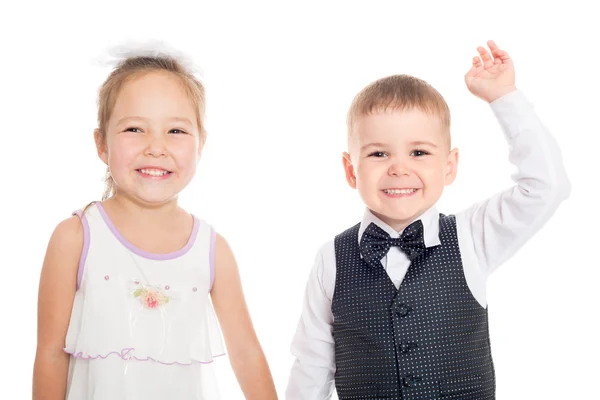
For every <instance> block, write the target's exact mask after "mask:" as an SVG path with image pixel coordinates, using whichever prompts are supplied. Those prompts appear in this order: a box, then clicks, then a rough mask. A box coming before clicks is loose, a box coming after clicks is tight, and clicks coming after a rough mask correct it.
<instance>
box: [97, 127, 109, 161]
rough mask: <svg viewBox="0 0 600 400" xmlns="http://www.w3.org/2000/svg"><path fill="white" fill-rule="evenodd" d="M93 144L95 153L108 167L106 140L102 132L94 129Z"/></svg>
mask: <svg viewBox="0 0 600 400" xmlns="http://www.w3.org/2000/svg"><path fill="white" fill-rule="evenodd" d="M94 142H96V152H97V153H98V157H100V159H101V160H102V162H103V163H104V164H106V165H108V151H107V149H106V140H105V137H104V135H103V134H102V132H100V130H99V129H97V128H96V129H94Z"/></svg>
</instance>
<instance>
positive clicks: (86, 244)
mask: <svg viewBox="0 0 600 400" xmlns="http://www.w3.org/2000/svg"><path fill="white" fill-rule="evenodd" d="M73 215H77V216H78V217H79V218H80V219H81V225H82V226H83V248H82V249H81V256H79V267H78V268H77V286H76V289H77V290H79V286H80V285H81V279H82V277H83V268H84V267H85V260H87V255H88V251H89V249H90V224H89V223H88V220H87V218H86V216H85V214H84V213H83V210H77V211H75V212H74V213H73Z"/></svg>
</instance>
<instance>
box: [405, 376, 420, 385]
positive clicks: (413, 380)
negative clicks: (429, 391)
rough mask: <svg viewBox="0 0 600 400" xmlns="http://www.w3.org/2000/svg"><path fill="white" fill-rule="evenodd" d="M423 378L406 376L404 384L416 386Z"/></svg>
mask: <svg viewBox="0 0 600 400" xmlns="http://www.w3.org/2000/svg"><path fill="white" fill-rule="evenodd" d="M420 380H421V378H417V377H414V376H405V377H404V379H403V382H402V383H403V384H404V386H405V387H410V388H412V387H415V386H416V385H417V382H419V381H420Z"/></svg>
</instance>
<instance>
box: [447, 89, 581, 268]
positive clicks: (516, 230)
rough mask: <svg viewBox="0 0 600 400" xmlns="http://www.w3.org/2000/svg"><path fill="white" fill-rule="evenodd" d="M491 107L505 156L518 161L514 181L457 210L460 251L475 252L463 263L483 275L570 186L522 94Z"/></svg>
mask: <svg viewBox="0 0 600 400" xmlns="http://www.w3.org/2000/svg"><path fill="white" fill-rule="evenodd" d="M490 107H491V108H492V111H493V112H494V114H495V115H496V118H497V119H498V122H499V123H500V125H501V126H502V130H503V132H504V134H505V137H506V140H507V141H508V144H509V161H510V162H511V163H512V164H513V165H515V166H516V167H517V172H516V173H515V174H514V175H513V176H512V179H513V181H514V182H515V184H514V185H513V186H512V187H510V188H508V189H506V190H504V191H503V192H500V193H498V194H497V195H495V196H493V197H491V198H489V199H487V200H485V201H482V202H480V203H478V204H474V205H473V206H471V207H469V208H468V209H466V210H464V211H463V212H461V213H458V214H456V217H457V228H458V235H459V243H460V244H461V252H462V251H463V250H464V251H470V252H474V256H475V258H476V261H475V260H473V261H475V262H474V263H468V264H470V265H474V266H475V265H476V266H477V267H478V268H480V269H481V272H482V273H483V275H485V276H489V274H491V273H492V272H493V271H494V270H495V269H496V268H497V267H498V266H500V265H501V264H503V263H504V262H505V261H507V260H508V259H509V258H510V257H512V256H513V255H514V254H515V253H516V252H517V250H519V249H520V248H521V246H522V245H523V244H524V243H525V242H526V241H527V240H529V239H530V238H531V237H532V236H533V235H534V234H535V233H536V232H537V231H538V230H539V229H540V228H541V227H542V226H543V225H544V224H545V223H546V222H547V221H548V220H549V219H550V217H551V216H552V215H553V214H554V212H555V211H556V209H557V208H558V206H559V204H560V203H561V202H562V201H563V200H564V199H566V198H567V197H568V196H569V194H570V190H571V186H570V182H569V180H568V178H567V175H566V172H565V169H564V167H563V162H562V156H561V153H560V149H559V147H558V144H557V143H556V141H555V139H554V138H553V137H552V135H551V134H550V132H549V131H548V129H547V128H546V127H545V126H544V125H543V123H542V122H541V121H540V119H539V118H538V116H537V115H536V113H535V112H534V109H533V106H532V105H531V104H530V103H529V102H528V101H527V99H526V97H525V96H524V94H523V93H522V92H521V91H519V90H517V91H514V92H512V93H509V94H507V95H505V96H503V97H501V98H499V99H497V100H496V101H494V102H492V103H491V104H490ZM461 236H462V237H461ZM469 241H470V243H469ZM465 267H466V265H465ZM465 272H466V273H468V272H469V271H465Z"/></svg>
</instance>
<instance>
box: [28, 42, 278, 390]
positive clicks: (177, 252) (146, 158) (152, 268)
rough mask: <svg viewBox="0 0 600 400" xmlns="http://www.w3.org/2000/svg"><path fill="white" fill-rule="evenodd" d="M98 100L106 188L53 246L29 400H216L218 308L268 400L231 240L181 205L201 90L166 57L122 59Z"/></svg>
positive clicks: (250, 377)
mask: <svg viewBox="0 0 600 400" xmlns="http://www.w3.org/2000/svg"><path fill="white" fill-rule="evenodd" d="M98 104H99V107H98V124H99V126H98V128H97V129H96V130H95V132H94V137H95V141H96V147H97V151H98V156H99V157H100V159H101V160H102V161H103V162H104V163H105V164H106V165H107V166H108V174H107V191H106V193H105V195H104V197H103V201H102V202H96V203H92V204H90V205H88V206H87V207H86V208H85V209H84V210H81V211H78V212H76V213H74V215H73V216H72V217H71V218H68V219H66V220H64V221H63V222H61V223H60V224H59V225H58V226H57V227H56V229H55V231H54V232H53V234H52V236H51V238H50V241H49V245H48V249H47V253H46V256H45V259H44V264H43V267H42V273H41V279H40V287H39V303H38V345H37V352H36V359H35V366H34V376H33V398H34V399H42V398H43V399H57V400H58V399H61V400H62V399H65V398H66V399H69V400H71V399H74V400H84V399H96V400H100V399H102V400H104V399H106V400H119V399H142V398H143V399H161V400H162V399H182V400H183V399H190V400H191V399H216V398H218V395H217V391H216V388H215V386H216V384H215V382H214V377H213V375H212V370H211V362H212V361H213V357H216V356H219V355H223V354H224V351H223V348H222V344H221V337H220V331H219V325H218V324H217V320H216V318H215V314H214V311H216V316H217V317H218V321H219V323H220V326H221V328H222V330H223V336H224V338H225V344H226V347H227V350H228V351H229V354H230V359H231V364H232V368H233V370H234V372H235V375H236V377H237V379H238V382H239V384H240V386H241V389H242V391H243V392H244V395H245V397H246V398H247V399H260V400H265V399H276V398H277V395H276V393H275V388H274V385H273V381H272V377H271V373H270V371H269V367H268V365H267V362H266V360H265V356H264V354H263V351H262V349H261V346H260V344H259V342H258V340H257V337H256V335H255V332H254V328H253V326H252V322H251V319H250V316H249V314H248V310H247V308H246V304H245V300H244V296H243V293H242V288H241V284H240V277H239V274H238V270H237V266H236V262H235V259H234V256H233V254H232V252H231V250H230V248H229V246H228V244H227V242H226V241H225V239H223V237H221V236H220V235H219V234H216V233H215V232H214V230H213V229H212V228H211V226H210V225H208V224H207V223H206V222H204V221H202V220H200V219H198V218H197V217H195V216H193V215H190V214H189V213H187V212H186V211H185V210H183V209H181V208H180V207H179V206H178V205H177V197H178V195H179V193H180V192H181V191H182V190H183V189H184V188H185V187H186V186H187V185H188V183H189V182H190V181H191V179H192V178H193V176H194V174H195V171H196V165H197V163H198V161H199V159H200V155H201V152H202V148H203V145H204V142H205V138H206V132H205V130H204V125H203V118H204V109H205V107H204V87H203V85H202V83H201V82H200V81H199V80H198V79H197V78H196V77H195V76H194V75H193V73H192V71H191V69H189V68H187V67H186V66H184V64H183V62H181V61H178V60H177V59H176V58H175V57H172V56H165V55H160V54H159V55H148V54H146V55H137V56H129V57H127V58H125V59H124V60H123V61H121V62H120V63H119V64H118V65H117V67H116V68H115V69H114V71H113V72H112V73H111V74H110V75H109V76H108V78H107V79H106V81H105V82H104V84H103V85H102V87H101V89H100V92H99V102H98ZM75 214H76V215H75ZM209 293H210V297H211V299H212V304H214V311H213V308H212V307H213V306H212V304H211V302H210V301H209V298H208V294H209Z"/></svg>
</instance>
